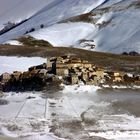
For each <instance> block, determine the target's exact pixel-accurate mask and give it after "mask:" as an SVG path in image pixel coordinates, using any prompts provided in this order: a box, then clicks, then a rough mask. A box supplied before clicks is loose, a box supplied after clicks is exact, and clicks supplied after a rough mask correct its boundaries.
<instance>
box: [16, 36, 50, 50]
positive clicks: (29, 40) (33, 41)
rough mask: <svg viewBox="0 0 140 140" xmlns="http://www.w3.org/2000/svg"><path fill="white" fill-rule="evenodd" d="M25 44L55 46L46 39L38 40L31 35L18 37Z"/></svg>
mask: <svg viewBox="0 0 140 140" xmlns="http://www.w3.org/2000/svg"><path fill="white" fill-rule="evenodd" d="M18 40H19V41H20V42H21V43H23V44H24V45H25V46H31V47H35V46H39V47H53V46H52V45H51V44H50V43H49V42H48V41H45V40H37V39H35V38H33V37H31V36H25V37H21V38H19V39H18Z"/></svg>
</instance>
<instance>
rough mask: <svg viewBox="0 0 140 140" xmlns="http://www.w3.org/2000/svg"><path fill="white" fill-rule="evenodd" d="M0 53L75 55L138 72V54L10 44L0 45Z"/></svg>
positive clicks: (110, 67) (101, 63) (139, 59)
mask: <svg viewBox="0 0 140 140" xmlns="http://www.w3.org/2000/svg"><path fill="white" fill-rule="evenodd" d="M0 55H8V56H28V57H32V56H40V57H49V56H61V55H76V56H78V57H80V58H81V59H84V60H88V61H89V62H91V63H94V64H95V65H97V66H100V67H106V68H107V69H110V70H120V71H125V72H133V73H140V56H126V55H118V54H111V53H103V52H93V51H88V50H82V49H78V48H65V47H49V48H47V49H46V47H28V46H20V47H17V46H10V45H1V46H0Z"/></svg>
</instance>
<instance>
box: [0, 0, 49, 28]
mask: <svg viewBox="0 0 140 140" xmlns="http://www.w3.org/2000/svg"><path fill="white" fill-rule="evenodd" d="M49 2H50V1H48V0H13V1H11V0H3V1H0V29H1V28H2V27H3V24H5V23H6V22H8V21H11V22H20V21H22V20H24V19H27V18H29V17H30V16H32V15H34V14H35V13H36V11H38V10H40V9H42V8H43V7H44V5H46V3H49Z"/></svg>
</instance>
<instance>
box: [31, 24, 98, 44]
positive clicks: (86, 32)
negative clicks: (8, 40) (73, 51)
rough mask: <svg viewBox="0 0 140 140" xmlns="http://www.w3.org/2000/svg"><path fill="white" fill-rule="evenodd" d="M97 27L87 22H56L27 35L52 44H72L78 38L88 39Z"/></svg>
mask: <svg viewBox="0 0 140 140" xmlns="http://www.w3.org/2000/svg"><path fill="white" fill-rule="evenodd" d="M96 31H97V29H96V28H95V26H94V25H93V24H89V23H83V22H79V23H69V24H66V23H64V24H57V25H54V26H51V27H48V28H46V29H41V30H39V31H36V32H33V33H31V34H29V35H31V36H33V37H35V38H37V39H44V40H47V41H49V42H50V43H51V44H52V45H54V46H68V47H69V46H72V45H75V44H76V43H77V42H78V41H79V40H82V39H89V37H90V36H91V34H92V36H93V35H94V34H95V33H96Z"/></svg>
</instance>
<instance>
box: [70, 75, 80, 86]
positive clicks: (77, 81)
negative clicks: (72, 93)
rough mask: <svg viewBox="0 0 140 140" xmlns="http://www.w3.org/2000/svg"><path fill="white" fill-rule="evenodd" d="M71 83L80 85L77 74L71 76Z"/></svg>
mask: <svg viewBox="0 0 140 140" xmlns="http://www.w3.org/2000/svg"><path fill="white" fill-rule="evenodd" d="M70 82H71V84H72V85H74V84H78V83H79V78H78V75H76V74H71V75H70Z"/></svg>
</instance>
